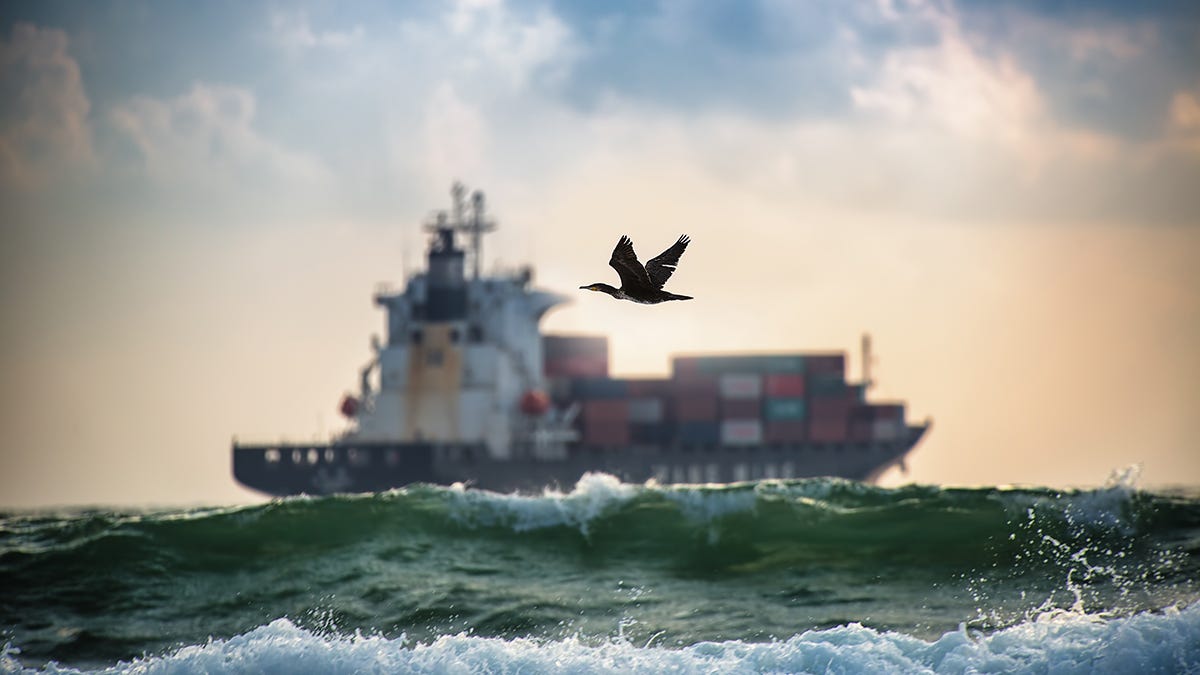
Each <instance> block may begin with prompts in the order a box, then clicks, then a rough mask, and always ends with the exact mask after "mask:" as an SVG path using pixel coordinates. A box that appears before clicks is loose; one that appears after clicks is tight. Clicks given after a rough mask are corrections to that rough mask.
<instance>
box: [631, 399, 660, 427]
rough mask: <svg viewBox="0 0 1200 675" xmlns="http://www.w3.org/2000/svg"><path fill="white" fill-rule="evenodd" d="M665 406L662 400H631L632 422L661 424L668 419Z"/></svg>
mask: <svg viewBox="0 0 1200 675" xmlns="http://www.w3.org/2000/svg"><path fill="white" fill-rule="evenodd" d="M665 407H666V406H665V404H664V403H663V400H662V399H661V398H651V397H639V398H630V399H629V421H630V422H661V421H663V419H664V418H665V417H666V415H665V414H664V410H665Z"/></svg>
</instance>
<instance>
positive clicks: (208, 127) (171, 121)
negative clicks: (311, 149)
mask: <svg viewBox="0 0 1200 675" xmlns="http://www.w3.org/2000/svg"><path fill="white" fill-rule="evenodd" d="M255 108H256V101H255V96H254V94H253V93H251V92H250V91H247V90H245V89H242V88H240V87H233V86H228V85H215V84H201V83H197V84H195V85H193V86H192V88H191V89H190V90H189V91H188V92H187V93H184V94H181V95H180V96H177V97H175V98H171V99H166V100H163V99H157V98H153V97H148V96H141V97H137V98H134V99H132V100H130V101H128V102H126V103H123V104H120V105H118V106H116V107H115V108H114V109H113V110H112V111H111V113H110V120H111V122H112V124H113V125H114V126H115V127H116V128H117V129H118V130H119V131H120V132H121V133H123V134H124V136H125V137H126V138H127V139H128V140H129V141H130V142H132V143H133V145H134V146H135V147H136V148H137V150H138V152H139V155H140V158H141V160H142V161H143V162H144V167H145V170H146V172H147V174H148V176H149V177H150V178H152V179H154V180H159V181H168V182H170V181H185V182H198V183H201V184H206V185H207V184H209V183H210V182H212V181H216V182H217V183H218V184H223V185H226V186H228V187H230V188H238V189H240V188H241V187H242V186H243V184H242V181H243V180H244V179H245V178H247V177H248V176H253V180H254V181H262V180H264V179H266V180H270V179H276V180H283V181H288V182H293V183H295V184H297V186H299V185H304V184H312V183H315V182H319V181H322V180H325V179H326V178H327V171H326V170H325V169H324V167H322V166H321V165H320V163H319V162H317V161H316V160H314V159H312V158H311V157H308V156H306V155H304V154H303V153H300V152H297V151H295V150H291V149H288V148H285V147H282V146H280V145H278V144H276V143H274V142H272V141H270V140H269V139H267V138H265V137H264V136H263V135H262V134H261V133H260V132H259V131H258V130H257V129H256V128H255Z"/></svg>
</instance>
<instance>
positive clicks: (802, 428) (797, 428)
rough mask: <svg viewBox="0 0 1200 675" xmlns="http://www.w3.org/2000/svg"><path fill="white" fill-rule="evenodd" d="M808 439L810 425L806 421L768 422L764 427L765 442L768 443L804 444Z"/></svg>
mask: <svg viewBox="0 0 1200 675" xmlns="http://www.w3.org/2000/svg"><path fill="white" fill-rule="evenodd" d="M807 439H808V423H807V422H805V421H804V420H768V421H767V422H766V423H765V424H764V425H763V440H764V441H765V442H767V443H802V442H804V441H805V440H807Z"/></svg>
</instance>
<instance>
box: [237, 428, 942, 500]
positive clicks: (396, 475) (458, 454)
mask: <svg viewBox="0 0 1200 675" xmlns="http://www.w3.org/2000/svg"><path fill="white" fill-rule="evenodd" d="M906 429H907V433H906V434H905V435H903V436H902V437H901V438H898V439H894V440H890V441H879V440H876V441H862V442H853V441H847V442H838V443H816V442H804V443H794V444H770V445H741V446H703V445H672V446H657V445H628V446H604V447H602V446H575V447H572V448H569V449H567V450H566V451H565V452H564V453H563V454H562V456H559V457H554V458H546V457H539V456H536V453H534V452H533V451H532V450H531V451H530V452H528V453H523V452H519V453H518V454H517V455H516V456H514V457H510V458H506V459H496V458H492V457H491V456H490V455H489V453H488V452H487V450H486V448H485V447H484V446H483V445H482V444H463V443H456V444H448V443H440V444H439V443H430V442H412V443H341V444H272V445H250V444H238V443H236V442H235V443H234V445H233V475H234V477H235V478H236V479H237V481H238V482H239V483H241V484H242V485H244V486H246V487H248V488H250V489H252V490H256V491H258V492H262V493H264V494H267V495H271V496H277V497H282V496H289V495H300V494H307V495H324V494H338V493H365V492H382V491H386V490H391V489H396V488H402V487H405V486H407V485H413V484H417V483H426V484H432V485H454V484H463V485H465V486H467V487H472V488H478V489H484V490H491V491H495V492H526V493H528V492H541V491H542V490H544V489H546V488H569V487H570V486H572V485H574V484H575V483H576V482H577V481H578V480H579V478H580V477H582V476H583V475H584V474H585V473H589V472H602V473H608V474H611V475H613V476H616V477H617V478H619V479H621V480H622V481H623V482H626V483H644V482H646V481H648V480H651V479H654V480H656V481H657V482H659V483H662V484H680V483H736V482H743V481H747V480H760V479H771V478H781V479H792V478H816V477H825V476H833V477H840V478H846V479H850V480H856V481H862V482H867V483H870V482H874V481H875V480H877V479H878V478H879V477H880V476H881V475H882V474H883V473H884V472H885V471H886V470H888V469H889V468H891V467H893V466H897V465H902V464H903V461H904V458H905V456H906V455H908V453H909V452H910V451H911V450H912V449H913V447H914V446H915V445H916V444H917V442H919V441H920V440H921V437H922V436H923V435H924V434H925V432H926V430H927V429H928V425H920V426H909V427H907V428H906Z"/></svg>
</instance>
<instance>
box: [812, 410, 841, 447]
mask: <svg viewBox="0 0 1200 675" xmlns="http://www.w3.org/2000/svg"><path fill="white" fill-rule="evenodd" d="M847 427H848V425H847V421H846V418H845V417H844V416H843V417H841V418H836V417H825V418H814V419H812V420H810V421H809V423H808V440H810V441H813V442H814V443H843V442H845V441H846V435H847V431H848V429H847Z"/></svg>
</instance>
